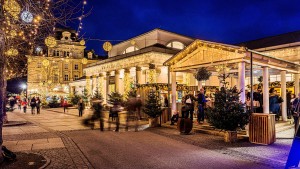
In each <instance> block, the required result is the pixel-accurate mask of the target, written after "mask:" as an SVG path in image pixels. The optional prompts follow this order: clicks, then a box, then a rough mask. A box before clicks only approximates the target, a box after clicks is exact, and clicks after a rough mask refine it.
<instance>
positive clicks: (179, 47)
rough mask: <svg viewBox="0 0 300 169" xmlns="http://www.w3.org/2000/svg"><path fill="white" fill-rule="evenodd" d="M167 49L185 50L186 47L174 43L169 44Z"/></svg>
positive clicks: (179, 43)
mask: <svg viewBox="0 0 300 169" xmlns="http://www.w3.org/2000/svg"><path fill="white" fill-rule="evenodd" d="M167 47H170V48H174V49H183V48H184V47H185V45H184V44H183V43H181V42H178V41H172V42H170V43H168V44H167Z"/></svg>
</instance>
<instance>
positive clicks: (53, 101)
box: [48, 96, 60, 108]
mask: <svg viewBox="0 0 300 169" xmlns="http://www.w3.org/2000/svg"><path fill="white" fill-rule="evenodd" d="M59 105H60V104H59V103H58V98H57V96H52V97H51V100H50V102H49V104H48V106H49V107H51V108H55V107H59Z"/></svg>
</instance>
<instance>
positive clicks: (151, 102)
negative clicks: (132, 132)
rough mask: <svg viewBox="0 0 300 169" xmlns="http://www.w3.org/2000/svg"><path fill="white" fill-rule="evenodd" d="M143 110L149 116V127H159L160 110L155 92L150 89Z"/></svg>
mask: <svg viewBox="0 0 300 169" xmlns="http://www.w3.org/2000/svg"><path fill="white" fill-rule="evenodd" d="M143 110H144V112H145V113H146V114H147V115H148V116H149V127H157V126H159V116H160V115H161V113H162V109H161V103H160V99H159V96H158V93H157V91H155V90H153V89H150V91H149V93H148V98H147V99H146V103H145V107H144V109H143Z"/></svg>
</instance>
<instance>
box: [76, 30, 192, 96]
mask: <svg viewBox="0 0 300 169" xmlns="http://www.w3.org/2000/svg"><path fill="white" fill-rule="evenodd" d="M193 41H194V39H193V38H190V37H186V36H183V35H179V34H176V33H172V32H168V31H165V30H161V29H154V30H152V31H149V32H146V33H144V34H142V35H139V36H136V37H133V38H131V39H128V40H126V41H123V42H121V43H118V44H116V45H113V46H112V49H111V50H110V51H109V53H108V59H106V60H102V61H99V62H96V63H93V64H89V65H88V66H87V67H86V68H85V69H84V72H85V75H86V76H85V77H82V78H81V79H80V80H77V81H75V82H73V83H70V87H71V88H72V91H77V93H79V94H81V92H82V91H83V90H84V89H87V90H88V92H89V94H93V93H94V92H95V90H97V89H98V90H99V91H100V92H101V93H102V95H103V96H104V98H105V99H106V97H107V94H108V93H110V92H112V91H118V92H120V93H121V94H126V93H127V92H128V91H129V90H130V88H131V87H132V86H133V85H136V84H139V85H143V84H154V83H160V84H167V83H168V68H167V67H166V66H163V63H164V62H165V61H166V60H168V59H169V58H170V57H172V56H174V54H176V53H178V52H179V51H180V50H182V49H183V48H185V47H186V46H187V45H189V44H190V43H191V42H193ZM183 76H186V75H182V74H181V77H180V78H181V79H182V80H183ZM190 79H191V78H190ZM182 82H183V81H182Z"/></svg>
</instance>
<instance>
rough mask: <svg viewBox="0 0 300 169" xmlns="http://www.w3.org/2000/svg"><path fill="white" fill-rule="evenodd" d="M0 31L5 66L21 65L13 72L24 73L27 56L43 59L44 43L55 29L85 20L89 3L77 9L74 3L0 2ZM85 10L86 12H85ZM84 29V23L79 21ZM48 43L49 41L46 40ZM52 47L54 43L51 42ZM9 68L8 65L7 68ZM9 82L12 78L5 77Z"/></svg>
mask: <svg viewBox="0 0 300 169" xmlns="http://www.w3.org/2000/svg"><path fill="white" fill-rule="evenodd" d="M0 2H1V3H0V4H3V5H2V6H1V5H0V8H1V9H0V22H1V25H0V31H1V35H2V36H3V37H4V40H5V45H4V49H3V55H4V56H6V57H5V58H4V60H5V62H6V63H19V65H18V66H16V67H14V68H9V69H11V70H13V71H14V72H19V73H21V72H25V74H23V75H26V71H27V69H26V64H27V63H26V57H25V55H26V54H37V55H43V51H44V50H46V48H45V44H44V41H45V39H46V38H47V37H48V36H49V35H53V32H54V31H55V27H56V26H65V25H66V24H67V23H68V22H69V21H72V22H73V21H75V20H77V19H78V16H79V15H81V18H84V17H85V16H86V15H84V14H85V7H84V6H85V5H86V1H83V8H81V5H78V4H77V5H76V3H74V2H72V0H58V1H51V0H0ZM82 10H83V11H82ZM80 26H81V27H82V22H81V21H80ZM47 41H48V40H47ZM49 41H50V43H49V44H50V46H52V45H54V43H55V41H53V39H50V40H49ZM6 66H8V64H7V65H6ZM6 78H7V79H10V78H13V77H9V76H6Z"/></svg>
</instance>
